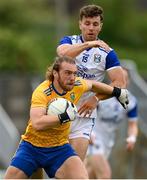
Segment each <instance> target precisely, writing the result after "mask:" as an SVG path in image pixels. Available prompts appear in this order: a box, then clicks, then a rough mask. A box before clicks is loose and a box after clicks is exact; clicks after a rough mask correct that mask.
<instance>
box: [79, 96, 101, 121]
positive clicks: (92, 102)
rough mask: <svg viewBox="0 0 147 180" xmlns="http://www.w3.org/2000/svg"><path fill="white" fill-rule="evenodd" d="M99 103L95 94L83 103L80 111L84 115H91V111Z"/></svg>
mask: <svg viewBox="0 0 147 180" xmlns="http://www.w3.org/2000/svg"><path fill="white" fill-rule="evenodd" d="M97 105H98V99H97V98H96V97H95V96H91V97H90V98H88V99H87V100H86V101H84V102H83V103H82V104H81V106H80V108H79V109H78V113H79V114H80V115H81V116H82V117H90V115H91V113H92V112H93V110H94V109H95V108H96V107H97Z"/></svg>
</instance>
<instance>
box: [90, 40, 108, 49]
mask: <svg viewBox="0 0 147 180" xmlns="http://www.w3.org/2000/svg"><path fill="white" fill-rule="evenodd" d="M88 43H89V47H91V48H92V47H102V48H104V49H105V50H106V51H110V50H111V48H110V47H109V45H108V44H106V43H105V42H104V41H102V40H96V41H89V42H88Z"/></svg>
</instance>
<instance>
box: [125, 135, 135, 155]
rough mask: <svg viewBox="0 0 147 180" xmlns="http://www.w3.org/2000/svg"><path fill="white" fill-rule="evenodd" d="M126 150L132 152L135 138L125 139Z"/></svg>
mask: <svg viewBox="0 0 147 180" xmlns="http://www.w3.org/2000/svg"><path fill="white" fill-rule="evenodd" d="M126 142H127V144H126V149H127V150H128V151H132V150H133V149H134V147H135V143H136V137H135V136H129V137H128V138H127V139H126Z"/></svg>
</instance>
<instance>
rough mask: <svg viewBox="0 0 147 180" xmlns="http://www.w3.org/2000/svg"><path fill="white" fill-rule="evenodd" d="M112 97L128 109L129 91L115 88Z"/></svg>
mask: <svg viewBox="0 0 147 180" xmlns="http://www.w3.org/2000/svg"><path fill="white" fill-rule="evenodd" d="M112 95H113V96H115V97H116V98H117V99H118V101H119V102H120V104H121V105H122V106H123V108H124V109H127V107H128V104H129V99H128V90H127V89H120V88H118V87H114V89H113V92H112Z"/></svg>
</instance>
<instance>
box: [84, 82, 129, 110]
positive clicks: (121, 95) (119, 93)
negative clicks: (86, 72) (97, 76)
mask: <svg viewBox="0 0 147 180" xmlns="http://www.w3.org/2000/svg"><path fill="white" fill-rule="evenodd" d="M86 81H87V84H88V86H89V90H91V91H93V92H95V93H96V96H97V97H98V98H99V100H103V99H100V98H102V96H99V95H101V94H104V95H106V96H105V99H108V98H110V97H113V96H114V97H116V98H117V99H118V101H119V102H120V104H121V105H122V106H123V107H124V108H125V109H126V108H127V105H128V103H129V100H128V91H127V89H121V88H117V87H111V86H109V85H107V84H105V83H101V82H97V81H90V80H86Z"/></svg>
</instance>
